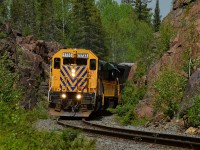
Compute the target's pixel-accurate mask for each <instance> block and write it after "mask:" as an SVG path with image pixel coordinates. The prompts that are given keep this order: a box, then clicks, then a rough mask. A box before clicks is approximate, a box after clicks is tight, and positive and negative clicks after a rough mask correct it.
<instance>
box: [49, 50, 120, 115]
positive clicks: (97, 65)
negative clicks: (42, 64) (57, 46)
mask: <svg viewBox="0 0 200 150" xmlns="http://www.w3.org/2000/svg"><path fill="white" fill-rule="evenodd" d="M118 74H119V70H118V69H117V68H116V67H115V66H114V65H113V64H111V63H107V62H104V61H100V60H99V59H98V57H97V56H96V55H95V54H94V53H93V52H92V51H90V50H85V49H61V50H59V51H58V52H57V53H55V54H54V55H53V56H52V59H51V64H50V80H49V91H48V101H49V112H50V115H53V116H73V117H89V116H90V115H91V114H92V113H96V112H97V111H99V110H102V109H106V108H108V107H115V106H116V105H117V104H118V103H120V102H121V100H120V85H119V79H118Z"/></svg>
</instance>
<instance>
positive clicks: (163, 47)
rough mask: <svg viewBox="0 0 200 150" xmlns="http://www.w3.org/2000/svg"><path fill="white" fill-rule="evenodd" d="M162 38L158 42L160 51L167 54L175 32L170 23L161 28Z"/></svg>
mask: <svg viewBox="0 0 200 150" xmlns="http://www.w3.org/2000/svg"><path fill="white" fill-rule="evenodd" d="M159 31H160V37H159V38H158V40H157V45H158V50H159V51H160V52H161V54H162V53H163V52H166V51H168V50H169V48H170V40H171V38H172V37H173V36H174V30H173V27H172V25H171V24H170V22H169V21H167V22H166V23H164V24H162V25H161V26H160V30H159Z"/></svg>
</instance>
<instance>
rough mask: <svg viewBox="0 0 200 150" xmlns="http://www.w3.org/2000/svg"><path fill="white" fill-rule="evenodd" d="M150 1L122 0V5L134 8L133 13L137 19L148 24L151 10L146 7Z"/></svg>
mask: <svg viewBox="0 0 200 150" xmlns="http://www.w3.org/2000/svg"><path fill="white" fill-rule="evenodd" d="M151 1H152V0H122V3H126V4H130V5H131V6H133V8H134V12H135V14H136V15H137V17H138V19H139V20H140V21H141V20H142V21H145V22H147V23H149V24H150V22H151V8H148V7H147V5H148V3H150V2H151Z"/></svg>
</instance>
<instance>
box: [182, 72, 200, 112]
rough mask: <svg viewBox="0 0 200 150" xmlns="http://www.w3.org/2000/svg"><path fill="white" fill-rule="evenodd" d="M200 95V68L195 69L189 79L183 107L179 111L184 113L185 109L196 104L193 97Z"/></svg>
mask: <svg viewBox="0 0 200 150" xmlns="http://www.w3.org/2000/svg"><path fill="white" fill-rule="evenodd" d="M199 95H200V70H197V71H195V72H194V73H193V74H192V75H191V76H190V79H189V82H188V85H187V87H186V90H185V93H184V96H183V99H182V101H181V105H180V106H181V107H180V109H179V113H180V114H183V113H184V110H186V109H187V108H190V107H192V106H193V105H194V102H193V98H195V97H198V96H199Z"/></svg>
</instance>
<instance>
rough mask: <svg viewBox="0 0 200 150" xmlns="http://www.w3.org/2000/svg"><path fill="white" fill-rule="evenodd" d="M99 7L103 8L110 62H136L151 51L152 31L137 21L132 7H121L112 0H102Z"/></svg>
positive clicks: (102, 16)
mask: <svg viewBox="0 0 200 150" xmlns="http://www.w3.org/2000/svg"><path fill="white" fill-rule="evenodd" d="M105 2H107V3H105ZM97 5H98V6H101V7H100V10H101V19H102V23H103V26H104V28H105V31H106V39H107V42H108V48H109V55H108V56H109V61H113V62H134V61H136V60H137V59H138V58H139V57H140V56H142V53H143V51H144V53H145V52H147V51H149V50H150V43H151V42H150V41H151V39H152V35H153V34H152V29H151V27H150V26H149V25H148V24H147V23H145V22H141V21H139V20H138V19H137V16H136V15H135V14H134V13H133V8H132V7H131V6H130V5H126V4H121V5H119V4H118V3H116V2H115V1H112V0H109V1H108V0H107V1H106V0H100V1H99V2H98V3H97ZM122 39H123V40H122Z"/></svg>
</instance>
